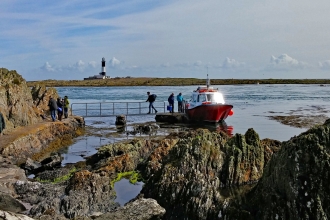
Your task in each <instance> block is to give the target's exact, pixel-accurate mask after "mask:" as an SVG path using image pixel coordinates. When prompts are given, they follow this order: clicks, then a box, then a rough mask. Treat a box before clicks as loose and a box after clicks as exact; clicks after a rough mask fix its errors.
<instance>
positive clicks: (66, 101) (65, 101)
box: [63, 96, 70, 118]
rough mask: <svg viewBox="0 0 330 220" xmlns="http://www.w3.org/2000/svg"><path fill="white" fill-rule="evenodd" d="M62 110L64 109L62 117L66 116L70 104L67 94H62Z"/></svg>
mask: <svg viewBox="0 0 330 220" xmlns="http://www.w3.org/2000/svg"><path fill="white" fill-rule="evenodd" d="M63 105H64V106H63V111H64V117H65V118H68V112H69V106H70V102H69V98H68V96H64V101H63Z"/></svg>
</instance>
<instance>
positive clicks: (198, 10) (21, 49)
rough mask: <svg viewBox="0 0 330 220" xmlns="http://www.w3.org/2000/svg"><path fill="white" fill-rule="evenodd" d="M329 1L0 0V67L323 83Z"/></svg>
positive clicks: (329, 56) (59, 74)
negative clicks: (305, 80) (104, 62)
mask: <svg viewBox="0 0 330 220" xmlns="http://www.w3.org/2000/svg"><path fill="white" fill-rule="evenodd" d="M329 12H330V1H329V0H318V1H310V0H290V1H288V0H276V1H275V0H264V1H256V0H250V1H246V0H235V1H228V0H226V1H225V0H203V1H200V0H180V1H173V0H167V1H157V0H99V1H90V0H79V1H78V0H70V1H67V0H56V1H44V0H33V1H26V0H1V1H0V27H1V32H0V67H4V68H7V69H9V70H16V71H17V72H18V73H19V74H21V75H22V76H23V77H24V78H25V79H26V80H28V81H32V80H45V79H57V80H77V79H78V80H80V79H83V78H85V77H89V76H93V75H98V74H99V73H100V72H101V60H102V58H103V57H104V58H105V60H106V74H107V76H110V77H112V78H114V77H128V76H130V77H162V78H166V77H170V78H174V77H178V78H190V77H191V78H200V79H204V78H206V75H207V74H208V75H209V77H210V78H211V79H212V78H214V79H229V78H230V79H231V78H234V79H269V78H274V79H288V78H290V79H305V78H307V79H329V78H330V15H329Z"/></svg>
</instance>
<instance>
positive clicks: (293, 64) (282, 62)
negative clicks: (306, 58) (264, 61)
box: [266, 54, 309, 71]
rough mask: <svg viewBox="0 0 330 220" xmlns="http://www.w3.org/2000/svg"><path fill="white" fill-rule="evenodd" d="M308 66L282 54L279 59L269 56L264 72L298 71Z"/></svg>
mask: <svg viewBox="0 0 330 220" xmlns="http://www.w3.org/2000/svg"><path fill="white" fill-rule="evenodd" d="M308 66H309V65H308V64H307V63H305V62H301V61H298V60H296V59H294V58H292V57H290V56H289V55H287V54H282V55H280V56H279V57H275V56H271V58H270V61H269V64H268V65H267V67H266V70H279V71H282V70H298V69H304V68H306V67H308Z"/></svg>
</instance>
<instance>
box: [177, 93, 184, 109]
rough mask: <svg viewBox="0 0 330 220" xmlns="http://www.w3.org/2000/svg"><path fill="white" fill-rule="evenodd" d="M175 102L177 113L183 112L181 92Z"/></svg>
mask: <svg viewBox="0 0 330 220" xmlns="http://www.w3.org/2000/svg"><path fill="white" fill-rule="evenodd" d="M176 100H177V101H178V112H183V108H182V102H183V96H182V93H181V92H180V93H179V95H177V96H176Z"/></svg>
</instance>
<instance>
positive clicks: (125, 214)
mask: <svg viewBox="0 0 330 220" xmlns="http://www.w3.org/2000/svg"><path fill="white" fill-rule="evenodd" d="M165 212H166V211H165V209H164V208H162V207H161V206H160V205H158V203H157V201H155V200H154V199H144V198H141V199H138V200H135V201H133V202H130V203H128V204H126V205H125V206H124V207H121V208H119V209H117V210H116V211H115V212H110V213H106V214H104V215H101V216H99V217H96V218H95V219H96V220H108V219H117V220H148V219H150V220H151V219H152V220H157V219H162V216H163V215H164V214H165Z"/></svg>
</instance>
